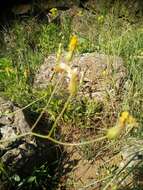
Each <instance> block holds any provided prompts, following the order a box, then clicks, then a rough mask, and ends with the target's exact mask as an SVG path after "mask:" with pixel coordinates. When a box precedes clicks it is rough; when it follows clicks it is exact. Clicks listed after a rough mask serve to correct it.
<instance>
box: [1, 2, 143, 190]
mask: <svg viewBox="0 0 143 190" xmlns="http://www.w3.org/2000/svg"><path fill="white" fill-rule="evenodd" d="M119 9H120V11H119ZM100 10H101V11H98V12H96V9H95V10H94V8H93V10H92V11H93V13H91V12H88V11H81V12H78V14H77V15H76V23H77V24H75V23H74V20H72V19H71V18H70V17H69V16H68V14H67V15H66V13H64V15H63V18H62V23H61V26H59V25H57V24H54V23H50V24H44V23H37V20H36V19H35V18H28V19H27V20H24V21H18V20H16V21H15V22H14V24H13V25H12V26H11V27H9V28H5V29H4V31H3V37H4V48H3V50H2V51H1V53H0V55H1V57H0V91H1V96H3V97H5V98H7V99H10V100H12V101H14V102H15V103H16V104H18V105H19V106H20V107H24V106H26V105H28V104H29V103H31V102H32V101H34V100H36V99H39V98H40V97H42V96H46V98H43V99H41V101H39V102H36V103H35V104H33V105H32V106H31V107H30V109H31V110H33V111H36V112H37V113H39V112H41V111H42V110H43V108H44V107H45V106H46V105H47V102H48V99H49V97H50V95H51V93H52V90H53V88H54V87H53V86H52V85H51V86H49V87H48V89H43V90H42V91H40V92H39V91H38V90H37V91H35V90H34V89H33V88H32V84H33V80H34V75H35V73H36V71H37V69H38V68H39V67H40V65H41V64H42V63H43V60H44V58H45V57H46V56H48V55H49V54H51V53H55V52H57V50H58V46H59V43H62V44H63V47H64V49H67V46H68V42H69V39H70V36H71V34H72V33H76V34H77V35H78V38H79V45H78V47H77V51H78V53H84V52H93V51H96V52H98V53H103V54H107V55H116V56H120V57H122V58H123V60H124V65H125V67H126V68H127V77H126V86H125V91H124V94H122V102H121V103H120V104H119V105H118V110H116V113H115V116H114V118H113V117H112V113H108V117H109V118H110V120H108V121H107V120H105V121H107V124H105V126H104V128H103V131H102V132H101V134H103V133H104V130H106V127H107V125H108V124H110V125H114V123H115V120H116V119H117V118H118V116H119V114H120V112H121V111H122V110H127V111H129V112H130V114H131V115H133V116H134V117H135V118H136V119H137V121H138V123H139V125H140V128H139V129H137V130H136V131H135V132H133V133H131V137H132V136H134V137H135V138H137V139H138V138H142V136H143V132H142V131H143V130H142V126H143V114H142V113H143V100H142V97H143V87H142V86H143V80H142V78H143V64H142V59H143V22H142V17H137V16H136V15H134V12H132V13H130V12H129V9H128V8H127V7H126V6H125V5H124V4H122V5H121V4H120V3H119V2H118V3H117V4H115V5H114V6H113V7H112V8H111V9H109V8H108V9H107V8H105V7H102V8H101V9H100ZM137 18H138V19H137ZM58 93H59V94H58ZM58 93H57V94H58V95H57V96H54V98H53V99H52V100H51V102H50V104H49V107H48V109H47V110H46V111H47V112H48V114H49V115H50V118H51V120H53V121H55V120H56V118H57V117H58V116H59V115H60V113H61V111H62V108H63V105H64V103H65V102H66V98H67V94H66V96H65V94H64V95H63V94H62V92H58ZM106 112H108V110H104V107H103V105H101V104H99V103H97V102H95V101H92V100H89V99H86V98H84V99H82V100H81V99H79V100H78V98H77V99H76V100H72V103H71V104H69V105H68V106H67V109H66V111H65V112H64V113H63V116H62V117H61V118H60V121H59V122H58V125H60V123H62V124H63V125H65V126H66V125H69V126H70V127H71V126H72V127H73V126H74V128H78V130H79V132H81V133H82V134H83V139H84V138H86V137H87V136H89V135H91V134H92V129H94V125H95V122H96V121H94V118H95V115H99V116H100V117H101V118H104V117H105V115H106ZM101 120H102V119H101ZM99 133H100V132H99ZM91 137H92V135H91ZM120 143H121V142H120V141H119V144H120ZM123 143H124V142H123ZM115 144H116V142H115ZM114 148H115V150H116V147H114V145H113V152H114ZM79 151H81V152H82V154H83V157H85V158H86V159H89V160H90V159H91V160H92V158H93V157H94V151H95V148H94V146H92V144H91V145H90V146H88V145H84V147H83V148H81V149H80V150H79ZM43 167H46V164H45V166H43ZM43 167H42V168H39V169H35V171H33V173H34V174H33V175H31V176H29V177H28V178H27V179H24V180H25V181H21V179H19V178H15V176H14V177H12V178H11V181H12V183H13V182H14V184H15V186H16V187H18V186H19V185H20V184H21V188H24V187H25V185H26V188H29V189H30V188H31V186H33V184H35V185H36V188H39V187H40V186H41V185H42V183H43V180H42V179H43V178H44V177H45V173H46V172H47V173H49V171H48V168H46V169H43ZM2 168H3V167H2ZM113 174H114V172H113ZM115 174H116V172H115ZM39 176H40V177H39ZM49 178H50V177H49ZM50 179H51V178H50ZM51 180H52V179H51ZM29 183H30V184H29ZM27 185H28V186H27ZM45 186H46V184H45Z"/></svg>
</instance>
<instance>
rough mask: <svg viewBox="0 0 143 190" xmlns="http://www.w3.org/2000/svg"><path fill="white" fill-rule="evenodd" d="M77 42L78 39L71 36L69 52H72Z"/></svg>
mask: <svg viewBox="0 0 143 190" xmlns="http://www.w3.org/2000/svg"><path fill="white" fill-rule="evenodd" d="M77 42H78V39H77V36H75V35H74V36H72V38H71V41H70V43H69V51H71V52H73V51H74V50H75V48H76V46H77Z"/></svg>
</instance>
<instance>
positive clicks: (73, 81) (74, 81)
mask: <svg viewBox="0 0 143 190" xmlns="http://www.w3.org/2000/svg"><path fill="white" fill-rule="evenodd" d="M69 77H70V82H69V86H68V89H69V92H70V94H71V95H72V96H74V95H75V94H76V92H77V88H78V74H77V70H71V72H70V73H69Z"/></svg>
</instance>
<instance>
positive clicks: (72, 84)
mask: <svg viewBox="0 0 143 190" xmlns="http://www.w3.org/2000/svg"><path fill="white" fill-rule="evenodd" d="M77 41H78V40H77V37H76V36H75V35H74V36H73V37H72V38H71V41H70V43H69V47H68V52H67V55H66V61H67V62H68V63H69V62H70V61H71V59H72V56H73V54H74V51H75V49H76V46H77ZM61 55H62V45H61V44H60V45H59V49H58V52H57V64H56V67H55V72H60V73H61V72H66V73H67V76H68V77H69V79H70V81H69V85H68V90H69V93H70V94H71V95H72V96H73V95H75V94H76V92H77V86H78V73H77V70H76V69H72V68H71V67H70V65H69V64H66V63H63V62H61Z"/></svg>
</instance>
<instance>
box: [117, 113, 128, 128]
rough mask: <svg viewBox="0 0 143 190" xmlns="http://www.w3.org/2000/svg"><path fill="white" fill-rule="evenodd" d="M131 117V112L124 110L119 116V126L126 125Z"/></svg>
mask: <svg viewBox="0 0 143 190" xmlns="http://www.w3.org/2000/svg"><path fill="white" fill-rule="evenodd" d="M128 118H129V112H127V111H124V112H122V113H121V116H120V117H119V126H120V127H125V124H126V122H127V120H128Z"/></svg>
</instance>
